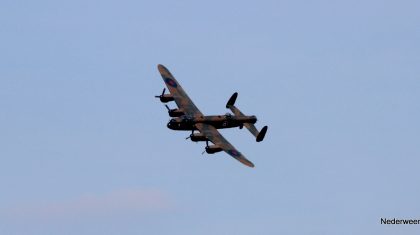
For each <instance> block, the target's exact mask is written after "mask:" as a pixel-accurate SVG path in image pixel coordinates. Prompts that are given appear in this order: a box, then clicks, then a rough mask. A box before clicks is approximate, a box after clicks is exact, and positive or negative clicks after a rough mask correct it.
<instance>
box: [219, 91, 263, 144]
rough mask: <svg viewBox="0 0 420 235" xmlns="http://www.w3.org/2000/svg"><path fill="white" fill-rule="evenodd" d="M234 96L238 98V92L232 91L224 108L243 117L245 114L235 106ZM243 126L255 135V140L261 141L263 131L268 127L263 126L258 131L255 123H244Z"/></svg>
mask: <svg viewBox="0 0 420 235" xmlns="http://www.w3.org/2000/svg"><path fill="white" fill-rule="evenodd" d="M236 98H238V92H235V93H233V95H232V96H231V97H230V99H229V101H228V102H227V104H226V108H228V109H230V110H231V111H232V112H233V114H235V116H238V117H243V116H245V115H244V114H243V113H242V112H241V110H239V109H238V108H237V107H236V106H235V101H236ZM244 127H246V129H248V130H249V132H251V134H252V135H254V136H255V138H256V141H257V142H261V141H263V139H264V137H265V133H266V132H267V129H268V127H267V126H265V127H263V128H262V129H261V131H258V130H257V128H256V127H255V125H254V124H252V123H244Z"/></svg>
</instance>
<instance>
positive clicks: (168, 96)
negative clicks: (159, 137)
mask: <svg viewBox="0 0 420 235" xmlns="http://www.w3.org/2000/svg"><path fill="white" fill-rule="evenodd" d="M165 91H166V88H163V91H162V94H161V95H155V97H156V98H159V99H160V102H162V103H168V102H169V101H173V100H174V97H173V96H172V95H171V94H165ZM171 117H172V116H171Z"/></svg>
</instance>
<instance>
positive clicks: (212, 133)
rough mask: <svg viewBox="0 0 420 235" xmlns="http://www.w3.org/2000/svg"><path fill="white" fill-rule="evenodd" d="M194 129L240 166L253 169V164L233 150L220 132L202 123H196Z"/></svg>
mask: <svg viewBox="0 0 420 235" xmlns="http://www.w3.org/2000/svg"><path fill="white" fill-rule="evenodd" d="M195 127H196V128H197V129H198V130H199V131H200V132H201V133H203V134H204V135H205V136H206V137H207V138H208V139H209V140H210V141H211V142H213V144H215V145H217V146H219V147H220V148H222V149H223V151H225V152H226V153H227V154H229V155H230V156H232V157H234V158H235V159H236V160H238V161H240V162H241V163H242V164H244V165H246V166H249V167H254V164H253V163H252V162H250V161H249V160H248V159H246V158H245V157H244V155H242V153H240V152H239V151H238V150H236V149H235V147H233V146H232V145H231V144H230V143H229V142H228V141H227V140H226V139H225V138H224V137H223V136H222V135H221V134H220V132H219V131H218V130H217V129H216V128H215V127H214V126H211V125H208V124H204V123H197V124H195Z"/></svg>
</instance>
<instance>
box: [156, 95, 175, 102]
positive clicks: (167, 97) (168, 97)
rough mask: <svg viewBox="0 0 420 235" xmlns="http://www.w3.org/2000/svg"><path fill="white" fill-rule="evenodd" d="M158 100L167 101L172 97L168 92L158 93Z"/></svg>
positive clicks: (171, 99) (172, 98)
mask: <svg viewBox="0 0 420 235" xmlns="http://www.w3.org/2000/svg"><path fill="white" fill-rule="evenodd" d="M159 99H160V102H162V103H168V102H169V101H173V100H174V97H173V96H172V95H170V94H165V95H160V96H159Z"/></svg>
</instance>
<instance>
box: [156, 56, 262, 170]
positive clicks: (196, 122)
mask: <svg viewBox="0 0 420 235" xmlns="http://www.w3.org/2000/svg"><path fill="white" fill-rule="evenodd" d="M158 70H159V72H160V74H161V75H162V78H163V80H164V81H165V84H166V86H167V87H168V89H169V92H170V94H165V90H166V88H164V89H163V92H162V94H161V95H158V96H155V97H156V98H159V99H160V101H161V102H162V103H167V102H169V101H175V103H176V104H177V106H178V108H177V109H170V108H169V107H168V105H165V106H166V108H167V109H168V113H169V116H170V117H172V119H171V120H170V121H169V123H168V125H167V126H168V128H169V129H172V130H182V131H191V132H192V133H191V135H190V136H189V137H187V139H188V138H189V139H191V140H192V141H194V142H197V141H206V148H205V151H206V152H207V153H209V154H213V153H217V152H220V151H222V150H223V151H225V152H226V153H228V154H229V155H230V156H232V157H234V158H235V159H236V160H238V161H240V162H242V163H243V164H245V165H247V166H249V167H254V164H253V163H252V162H250V161H249V160H248V159H246V158H245V157H244V156H243V155H242V154H241V153H240V152H239V151H238V150H236V149H235V147H233V146H232V145H231V144H230V143H229V142H228V141H227V140H226V139H225V138H224V137H223V136H222V135H221V134H220V133H219V131H217V129H222V128H232V127H239V128H241V129H242V128H243V127H244V126H245V127H246V128H247V129H248V130H249V131H250V132H251V133H252V134H253V135H254V136H255V137H256V141H257V142H260V141H262V140H263V139H264V136H265V133H266V132H267V126H264V127H263V128H262V129H261V131H258V130H257V128H255V126H254V124H255V123H256V122H257V118H256V117H255V116H246V115H244V114H243V113H242V112H241V111H240V110H239V109H238V108H237V107H235V101H236V98H237V97H238V93H236V92H235V93H234V94H233V95H232V97H230V99H229V101H228V102H227V104H226V108H229V109H230V110H231V111H232V112H233V113H234V115H232V114H230V113H227V114H226V115H214V116H204V115H203V114H202V113H201V112H200V110H198V108H197V107H196V106H195V105H194V103H193V102H192V101H191V99H190V98H189V97H188V95H187V93H185V91H184V90H183V89H182V87H181V85H180V84H179V83H178V82H177V80H176V79H175V78H174V76H172V74H171V73H170V72H169V70H168V69H167V68H165V66H163V65H160V64H159V65H158ZM195 130H198V131H199V132H200V133H194V131H195ZM209 141H211V142H212V143H213V144H214V145H209ZM203 153H204V152H203Z"/></svg>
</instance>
